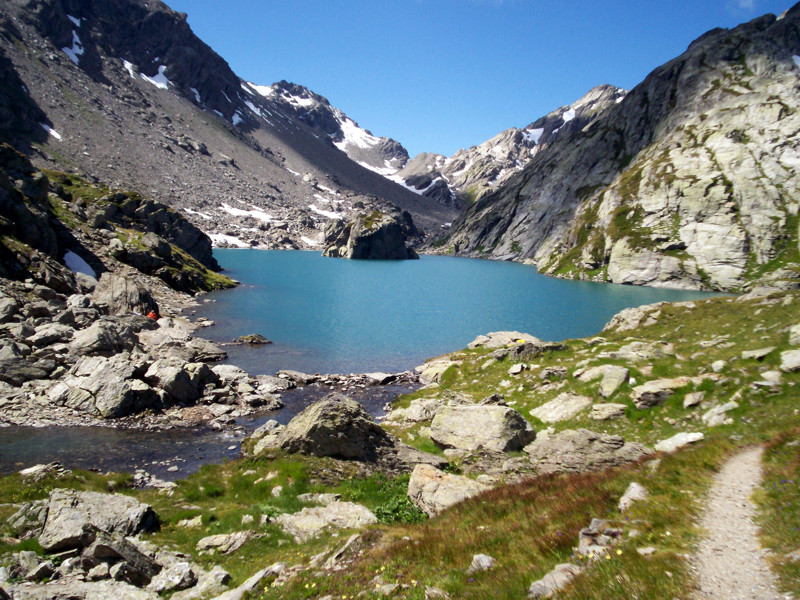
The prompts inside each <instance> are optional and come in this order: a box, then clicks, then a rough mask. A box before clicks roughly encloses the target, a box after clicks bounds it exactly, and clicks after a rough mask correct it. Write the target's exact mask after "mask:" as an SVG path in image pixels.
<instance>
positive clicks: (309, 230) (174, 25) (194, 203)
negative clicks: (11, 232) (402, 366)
mask: <svg viewBox="0 0 800 600" xmlns="http://www.w3.org/2000/svg"><path fill="white" fill-rule="evenodd" d="M0 75H2V81H0V139H2V140H5V141H8V142H10V143H11V144H12V145H14V146H15V147H17V148H19V149H22V150H24V151H25V152H26V153H28V154H30V155H31V157H32V159H33V160H34V162H35V163H37V164H38V165H39V166H42V167H48V168H55V169H60V170H65V171H74V172H77V173H79V174H83V175H87V176H89V177H94V178H97V179H99V180H102V181H107V182H110V183H112V184H113V183H118V184H120V185H121V186H124V187H126V188H135V189H138V190H139V191H141V192H142V193H143V194H145V195H148V196H150V197H153V198H154V199H157V200H160V201H162V202H165V203H167V204H169V205H171V206H173V207H175V208H177V209H179V210H181V211H182V212H183V213H184V214H185V215H186V216H187V217H188V218H190V219H191V220H192V221H193V222H194V223H195V224H196V225H198V226H200V227H201V228H202V229H204V230H205V231H207V232H208V233H209V234H210V235H211V236H212V238H213V239H214V241H215V242H216V243H217V244H220V245H226V244H228V245H234V246H248V247H249V246H258V247H269V248H319V247H320V242H321V237H322V230H323V228H324V226H325V224H326V223H327V222H328V221H329V220H330V219H331V218H335V217H338V216H344V217H346V216H347V215H349V214H352V213H353V212H354V211H357V210H359V207H361V206H362V205H370V204H375V205H377V206H379V205H383V204H387V203H391V204H393V205H396V206H398V207H400V208H402V209H406V210H408V211H410V212H411V214H412V215H413V217H414V220H415V222H416V223H417V225H418V226H419V227H420V228H422V229H423V230H424V231H426V232H427V233H428V234H429V235H431V234H435V233H438V232H439V231H440V226H441V224H443V223H445V222H450V221H452V220H453V219H454V218H455V217H456V216H457V214H458V213H457V210H456V209H454V208H452V207H448V206H442V205H440V204H437V203H436V202H435V201H433V200H430V199H428V198H425V197H422V196H420V195H418V194H414V193H412V192H410V191H409V190H407V189H405V188H404V187H403V186H401V185H399V184H397V183H394V182H391V181H389V180H387V179H386V178H384V177H382V176H381V175H379V174H377V173H375V172H374V171H373V170H370V169H374V168H375V167H376V166H378V167H380V166H381V165H383V166H384V168H385V167H386V165H387V164H390V165H391V164H394V162H392V161H399V162H398V164H399V163H402V162H404V160H405V159H406V158H407V154H406V153H405V150H403V149H402V147H401V146H400V145H399V144H397V143H396V142H392V141H391V140H385V139H382V138H374V137H373V136H371V134H369V133H368V132H365V131H364V130H362V129H360V128H359V127H358V126H357V125H356V124H355V123H354V122H353V121H352V120H351V119H350V118H348V117H347V116H346V115H344V114H343V113H342V112H341V111H338V110H337V109H334V108H332V107H330V105H329V104H328V102H327V101H326V100H325V99H324V98H322V97H321V96H317V95H316V94H313V93H311V92H309V91H308V90H306V89H305V88H301V87H300V86H294V85H292V84H288V83H286V82H281V83H278V84H275V85H274V86H269V87H262V86H258V85H255V84H251V83H248V82H246V81H244V80H242V79H241V78H239V77H238V76H237V75H236V74H235V73H234V72H233V71H232V70H231V69H230V67H229V66H228V64H227V63H226V62H225V61H224V60H223V59H222V58H221V57H220V56H218V55H217V54H216V53H214V52H213V50H211V49H210V48H209V47H208V46H207V45H206V44H205V43H203V42H202V41H201V40H200V39H198V38H197V37H196V36H195V35H194V34H193V33H192V31H191V29H190V28H189V25H188V24H187V22H186V15H184V14H181V13H177V12H175V11H172V10H171V9H169V8H168V7H167V6H166V5H165V4H163V3H161V2H159V1H158V0H147V1H144V0H119V1H115V2H113V3H111V2H106V1H104V0H85V1H80V2H79V1H73V0H21V1H14V2H9V3H6V4H5V5H4V7H3V9H2V11H0ZM323 133H324V135H323ZM342 150H344V151H345V152H348V153H351V154H352V155H353V156H354V157H355V158H354V160H351V159H350V158H348V155H347V154H345V153H344V152H343V151H342ZM357 161H358V162H361V163H364V164H367V165H369V167H370V168H364V167H363V166H361V165H360V164H358V162H357Z"/></svg>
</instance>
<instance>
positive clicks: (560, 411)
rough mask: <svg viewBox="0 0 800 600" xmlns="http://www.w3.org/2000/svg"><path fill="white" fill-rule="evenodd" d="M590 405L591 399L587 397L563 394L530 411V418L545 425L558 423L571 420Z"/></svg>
mask: <svg viewBox="0 0 800 600" xmlns="http://www.w3.org/2000/svg"><path fill="white" fill-rule="evenodd" d="M591 405H592V399H591V398H589V397H587V396H579V395H578V394H570V393H569V392H564V393H562V394H559V395H558V396H556V397H555V398H554V399H553V400H550V402H545V403H544V404H542V405H541V406H539V407H537V408H534V409H533V410H532V411H531V416H534V417H536V418H537V419H539V420H540V421H543V422H545V423H558V422H559V421H565V420H567V419H571V418H572V417H574V416H576V415H577V414H579V413H581V412H583V411H584V410H585V409H587V408H589V407H590V406H591Z"/></svg>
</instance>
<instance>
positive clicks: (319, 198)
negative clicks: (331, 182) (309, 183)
mask: <svg viewBox="0 0 800 600" xmlns="http://www.w3.org/2000/svg"><path fill="white" fill-rule="evenodd" d="M314 198H316V199H317V200H319V201H320V202H325V203H326V204H330V203H331V201H330V200H329V199H328V198H326V197H325V196H320V195H319V194H314Z"/></svg>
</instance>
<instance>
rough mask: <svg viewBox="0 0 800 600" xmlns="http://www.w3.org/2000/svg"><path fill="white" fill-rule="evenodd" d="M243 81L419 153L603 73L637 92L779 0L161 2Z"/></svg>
mask: <svg viewBox="0 0 800 600" xmlns="http://www.w3.org/2000/svg"><path fill="white" fill-rule="evenodd" d="M166 2H167V3H168V4H169V5H170V6H171V7H172V8H174V9H175V10H179V11H183V12H186V13H188V15H189V24H190V25H191V27H192V29H193V30H194V32H195V33H196V34H197V35H198V36H199V37H200V38H201V39H203V40H204V41H205V42H206V43H207V44H209V45H210V46H211V47H212V48H213V49H214V50H215V51H217V53H219V54H220V55H221V56H222V57H223V58H224V59H226V60H227V61H228V63H229V64H230V65H231V67H232V68H233V70H234V71H235V72H236V73H237V74H238V75H239V76H241V77H243V78H244V79H247V80H250V81H253V82H255V83H258V84H270V83H274V82H275V81H279V80H281V79H286V80H288V81H292V82H294V83H298V84H301V85H305V86H307V87H308V88H310V89H312V90H313V91H315V92H317V93H318V94H321V95H323V96H325V97H327V98H328V99H329V100H330V101H331V103H332V104H333V105H334V106H337V107H339V108H341V109H342V110H344V111H345V112H346V113H347V114H348V115H349V116H351V117H352V118H353V119H355V120H356V121H358V123H359V124H360V125H361V126H362V127H364V128H366V129H369V130H371V131H372V133H374V134H375V135H384V136H388V137H393V138H394V139H396V140H398V141H400V142H401V143H402V144H403V145H404V146H405V147H406V148H407V149H408V151H409V153H410V154H411V155H412V156H414V155H415V154H417V153H418V152H423V151H427V152H439V153H441V154H445V155H448V156H449V155H451V154H453V153H454V152H455V151H456V150H458V149H459V148H462V147H469V146H472V145H475V144H479V143H481V142H483V141H485V140H487V139H489V138H491V137H493V136H494V135H496V134H497V133H499V132H500V131H502V130H503V129H507V128H509V127H524V126H525V125H527V124H529V123H530V122H532V121H534V120H535V119H537V118H538V117H540V116H542V115H544V114H547V113H548V112H550V111H551V110H553V109H555V108H558V107H559V106H563V105H565V104H570V103H572V102H574V101H575V100H577V99H578V98H579V97H580V96H582V95H583V94H584V93H585V92H587V91H588V90H589V89H590V88H592V87H593V86H595V85H599V84H601V83H610V84H613V85H616V86H619V87H624V88H631V87H633V86H635V85H636V84H637V83H639V82H640V81H641V80H642V79H643V78H644V77H645V76H646V75H647V74H648V73H649V72H650V71H651V70H653V69H654V68H655V67H657V66H658V65H660V64H662V63H664V62H666V61H667V60H669V59H671V58H674V57H675V56H677V55H679V54H680V53H682V52H683V51H684V50H685V49H686V47H687V46H688V45H689V43H690V42H691V41H692V40H694V39H695V38H696V37H698V36H699V35H701V34H703V33H705V32H706V31H708V30H709V29H712V28H714V27H734V26H736V25H738V24H739V23H742V22H745V21H749V20H750V19H752V18H755V17H757V16H760V15H762V14H765V13H769V12H771V13H775V14H780V13H781V12H783V11H784V10H786V9H787V8H789V7H790V6H792V4H791V3H790V2H787V1H780V2H778V1H774V0H669V1H666V2H663V1H661V2H654V1H652V0H648V1H642V0H564V1H561V2H553V1H551V0H389V1H384V0H374V1H364V0H340V1H331V0H325V1H319V0H291V1H286V0H283V1H280V2H277V1H274V0H268V1H259V0H228V1H227V2H224V3H223V2H219V0H166Z"/></svg>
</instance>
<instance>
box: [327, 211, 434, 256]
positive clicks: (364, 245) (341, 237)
mask: <svg viewBox="0 0 800 600" xmlns="http://www.w3.org/2000/svg"><path fill="white" fill-rule="evenodd" d="M415 232H416V228H414V225H413V223H412V222H411V216H410V215H409V214H408V213H407V212H405V211H404V212H402V213H401V212H400V211H397V212H391V213H388V214H387V213H382V212H380V211H378V210H375V211H372V212H370V213H358V214H357V215H356V216H355V217H354V218H353V219H352V220H350V221H343V220H341V219H334V220H332V221H330V222H329V223H328V225H326V226H325V231H324V233H323V236H324V241H323V245H324V246H325V249H324V250H323V251H322V255H323V256H332V257H337V258H360V259H379V260H386V259H394V260H398V259H399V260H402V259H409V258H412V259H414V258H419V256H417V253H416V252H414V250H413V249H412V248H409V247H407V246H406V242H407V241H408V238H409V235H413V233H415Z"/></svg>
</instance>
